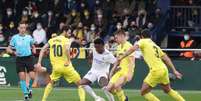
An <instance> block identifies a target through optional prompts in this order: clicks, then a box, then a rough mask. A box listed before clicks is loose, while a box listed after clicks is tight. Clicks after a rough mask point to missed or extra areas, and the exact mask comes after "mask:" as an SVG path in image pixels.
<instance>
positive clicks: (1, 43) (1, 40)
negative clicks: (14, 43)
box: [0, 31, 8, 47]
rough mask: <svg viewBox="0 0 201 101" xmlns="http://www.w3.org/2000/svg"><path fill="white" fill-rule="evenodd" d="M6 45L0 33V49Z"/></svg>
mask: <svg viewBox="0 0 201 101" xmlns="http://www.w3.org/2000/svg"><path fill="white" fill-rule="evenodd" d="M7 45H8V41H7V40H5V37H4V35H3V33H1V31H0V47H5V46H7Z"/></svg>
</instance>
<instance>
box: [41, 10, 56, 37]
mask: <svg viewBox="0 0 201 101" xmlns="http://www.w3.org/2000/svg"><path fill="white" fill-rule="evenodd" d="M42 21H43V25H44V29H45V30H46V31H47V38H48V39H49V38H50V37H51V34H52V33H53V32H56V28H57V20H56V18H55V16H54V13H53V12H52V11H51V10H49V11H48V13H47V16H44V17H43V18H42Z"/></svg>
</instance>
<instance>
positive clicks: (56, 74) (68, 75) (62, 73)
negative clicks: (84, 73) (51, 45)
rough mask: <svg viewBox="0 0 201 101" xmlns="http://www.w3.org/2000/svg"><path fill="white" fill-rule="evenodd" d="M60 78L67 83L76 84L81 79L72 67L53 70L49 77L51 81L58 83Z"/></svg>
mask: <svg viewBox="0 0 201 101" xmlns="http://www.w3.org/2000/svg"><path fill="white" fill-rule="evenodd" d="M61 77H64V79H65V80H66V81H68V82H69V83H72V82H73V83H76V82H78V81H79V80H80V79H81V78H80V75H79V74H78V72H77V71H76V70H75V69H74V68H73V66H72V65H71V66H67V67H65V66H63V67H57V68H54V69H53V71H52V74H51V75H50V78H51V80H53V81H58V80H59V79H60V78H61Z"/></svg>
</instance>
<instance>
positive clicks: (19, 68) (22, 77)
mask: <svg viewBox="0 0 201 101" xmlns="http://www.w3.org/2000/svg"><path fill="white" fill-rule="evenodd" d="M16 71H17V74H18V76H19V79H20V88H21V90H22V92H23V94H24V98H25V99H28V90H27V86H26V72H25V65H24V64H23V60H22V59H20V58H17V59H16Z"/></svg>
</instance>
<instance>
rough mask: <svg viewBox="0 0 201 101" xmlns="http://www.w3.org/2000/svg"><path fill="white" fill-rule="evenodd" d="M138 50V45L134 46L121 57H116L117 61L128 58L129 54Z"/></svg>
mask: <svg viewBox="0 0 201 101" xmlns="http://www.w3.org/2000/svg"><path fill="white" fill-rule="evenodd" d="M138 48H139V45H137V44H136V45H134V46H133V47H131V48H130V49H129V50H128V51H126V52H125V53H124V54H123V56H121V57H118V61H121V60H122V59H124V58H125V57H127V56H129V55H130V54H131V53H133V52H134V51H135V50H137V49H138Z"/></svg>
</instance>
